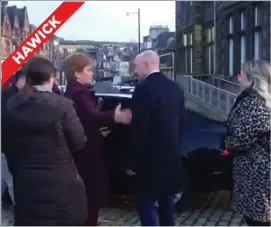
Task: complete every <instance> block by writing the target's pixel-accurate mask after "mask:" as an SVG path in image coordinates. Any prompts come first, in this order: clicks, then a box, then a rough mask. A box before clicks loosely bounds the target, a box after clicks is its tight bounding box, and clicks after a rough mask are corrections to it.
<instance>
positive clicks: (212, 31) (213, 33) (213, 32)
mask: <svg viewBox="0 0 271 227" xmlns="http://www.w3.org/2000/svg"><path fill="white" fill-rule="evenodd" d="M211 33H212V36H211V39H212V41H215V27H212V29H211Z"/></svg>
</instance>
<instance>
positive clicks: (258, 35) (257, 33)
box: [253, 31, 261, 60]
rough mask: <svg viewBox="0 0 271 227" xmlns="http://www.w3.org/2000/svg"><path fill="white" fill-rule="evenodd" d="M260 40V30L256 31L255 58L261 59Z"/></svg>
mask: <svg viewBox="0 0 271 227" xmlns="http://www.w3.org/2000/svg"><path fill="white" fill-rule="evenodd" d="M260 42H261V41H260V31H256V32H254V38H253V49H254V56H253V57H254V60H260Z"/></svg>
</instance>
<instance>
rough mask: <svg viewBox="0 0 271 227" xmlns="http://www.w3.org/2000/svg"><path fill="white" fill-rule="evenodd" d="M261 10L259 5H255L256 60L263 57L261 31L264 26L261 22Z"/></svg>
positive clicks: (254, 50)
mask: <svg viewBox="0 0 271 227" xmlns="http://www.w3.org/2000/svg"><path fill="white" fill-rule="evenodd" d="M260 14H261V12H260V10H259V6H255V7H254V29H253V58H254V60H260V59H261V53H262V52H261V50H262V48H263V47H262V45H261V44H262V43H261V38H262V37H261V32H262V27H261V23H260Z"/></svg>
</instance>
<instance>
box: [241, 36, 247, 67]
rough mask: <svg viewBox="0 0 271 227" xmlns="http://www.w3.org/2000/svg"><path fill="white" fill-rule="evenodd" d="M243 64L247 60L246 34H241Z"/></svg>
mask: <svg viewBox="0 0 271 227" xmlns="http://www.w3.org/2000/svg"><path fill="white" fill-rule="evenodd" d="M240 48H241V50H240V52H241V65H242V64H243V63H244V62H245V61H246V38H245V36H244V35H242V36H241V45H240Z"/></svg>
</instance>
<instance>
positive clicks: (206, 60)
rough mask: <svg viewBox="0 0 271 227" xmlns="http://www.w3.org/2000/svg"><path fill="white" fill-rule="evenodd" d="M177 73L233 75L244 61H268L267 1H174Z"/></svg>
mask: <svg viewBox="0 0 271 227" xmlns="http://www.w3.org/2000/svg"><path fill="white" fill-rule="evenodd" d="M176 43H177V47H176V59H175V61H176V72H177V74H181V75H203V74H208V75H222V76H223V77H224V78H228V79H230V78H233V76H234V75H236V74H237V73H238V72H239V71H240V67H241V64H242V63H243V62H244V61H245V60H251V59H265V60H268V61H270V2H269V1H258V2H256V1H254V2H248V1H230V2H228V1H216V2H211V1H202V2H197V1H196V2H195V1H177V2H176Z"/></svg>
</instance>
